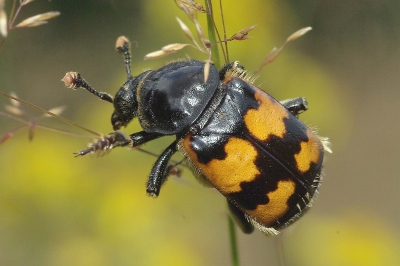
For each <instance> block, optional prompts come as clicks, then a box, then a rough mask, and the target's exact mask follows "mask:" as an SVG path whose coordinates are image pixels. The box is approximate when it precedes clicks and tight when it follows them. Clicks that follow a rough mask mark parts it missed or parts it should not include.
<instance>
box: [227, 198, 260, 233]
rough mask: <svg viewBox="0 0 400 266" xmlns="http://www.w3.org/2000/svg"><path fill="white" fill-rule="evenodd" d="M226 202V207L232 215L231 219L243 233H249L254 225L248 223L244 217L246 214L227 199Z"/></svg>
mask: <svg viewBox="0 0 400 266" xmlns="http://www.w3.org/2000/svg"><path fill="white" fill-rule="evenodd" d="M227 202H228V207H229V211H230V213H231V215H232V219H233V220H234V221H235V222H236V224H237V225H238V226H239V227H240V229H242V231H243V233H245V234H250V233H252V232H253V231H254V226H253V225H252V224H251V223H249V221H248V220H247V219H246V216H245V215H244V213H243V212H242V211H241V210H239V209H238V208H237V207H236V206H235V205H233V204H232V202H230V201H229V200H227Z"/></svg>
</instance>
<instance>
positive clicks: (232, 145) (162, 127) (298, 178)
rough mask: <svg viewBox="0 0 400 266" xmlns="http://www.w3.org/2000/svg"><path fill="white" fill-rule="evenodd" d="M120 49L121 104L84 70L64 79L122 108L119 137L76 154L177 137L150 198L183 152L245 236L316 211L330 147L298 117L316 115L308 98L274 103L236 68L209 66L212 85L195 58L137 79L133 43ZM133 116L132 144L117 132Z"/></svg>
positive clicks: (115, 119) (159, 164) (158, 168)
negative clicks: (326, 151) (313, 207)
mask: <svg viewBox="0 0 400 266" xmlns="http://www.w3.org/2000/svg"><path fill="white" fill-rule="evenodd" d="M117 51H118V52H119V53H121V54H123V55H124V57H125V64H126V72H127V81H126V82H125V83H124V84H123V85H122V86H121V88H120V89H119V91H118V92H117V93H116V95H115V97H114V98H113V97H111V96H110V95H108V94H107V93H104V92H98V91H96V90H95V89H94V88H92V87H91V86H90V85H89V84H88V83H87V82H86V81H85V80H84V79H83V78H82V77H81V76H80V74H79V73H77V72H69V73H67V74H66V76H65V77H64V79H63V81H64V82H65V85H66V86H67V87H69V88H73V89H76V88H84V89H87V90H88V91H90V92H92V93H93V94H95V95H96V96H98V97H100V98H101V99H103V100H106V101H109V102H112V103H113V105H114V109H115V110H114V112H113V114H112V116H111V123H112V126H113V129H114V130H115V132H113V133H111V134H110V135H107V136H104V137H103V138H102V139H101V140H98V141H97V142H95V143H93V144H91V145H90V146H89V148H87V149H84V150H81V151H79V152H78V153H77V156H83V155H85V154H88V153H94V152H97V151H99V150H110V149H112V148H114V147H117V146H128V147H137V146H140V145H142V144H144V143H146V142H149V141H152V140H154V139H157V138H160V137H163V136H167V135H174V136H175V137H176V138H175V140H174V141H173V142H172V143H171V144H170V145H169V146H168V147H167V148H166V149H165V150H164V151H163V152H162V153H161V155H160V156H159V157H158V159H157V160H156V162H155V164H154V166H153V168H152V170H151V172H150V175H149V178H148V181H147V185H146V191H147V194H148V195H149V196H152V197H157V196H158V195H159V193H160V190H161V186H162V184H163V183H164V181H165V180H166V179H167V176H168V174H169V169H170V167H171V165H170V164H169V161H170V159H171V157H172V155H173V154H175V153H176V152H177V151H180V152H181V153H182V154H183V156H184V158H185V159H186V160H187V162H188V164H189V165H190V168H191V170H192V171H193V173H194V175H195V177H196V178H197V179H198V180H199V181H201V183H203V184H206V185H208V186H211V187H215V188H216V189H217V190H218V191H219V192H220V193H221V194H222V195H224V196H225V197H226V199H227V202H228V206H229V209H230V211H231V213H232V214H233V217H234V218H235V220H236V221H237V223H238V224H239V226H240V227H241V229H242V230H243V232H245V233H251V232H252V231H253V230H254V227H256V228H258V229H259V230H260V231H262V232H263V233H265V234H268V235H276V234H278V233H279V230H281V229H283V228H285V227H287V226H288V225H290V224H291V223H293V222H294V221H296V220H297V219H298V218H299V217H300V216H301V215H303V214H304V213H305V211H306V210H307V209H309V208H310V207H311V205H312V203H313V201H314V199H315V197H316V195H317V191H318V188H319V186H320V183H321V170H322V162H323V158H324V144H323V141H321V139H320V138H319V137H318V136H317V135H316V134H314V133H313V131H312V130H311V129H309V128H308V127H307V126H306V125H304V124H303V123H302V122H301V121H300V120H299V119H298V115H299V114H300V113H302V112H304V111H305V110H307V108H308V106H307V101H306V100H305V98H295V99H291V100H286V101H282V102H279V101H277V100H275V99H274V98H273V97H272V96H270V95H269V94H268V93H266V92H264V91H263V90H261V89H260V88H258V87H256V86H255V85H254V84H252V83H251V82H250V80H249V78H247V74H246V70H245V68H244V67H243V66H241V65H240V64H239V63H238V62H232V63H228V64H226V65H225V66H224V67H222V68H221V70H219V71H218V70H217V69H216V67H215V66H214V65H212V64H211V65H210V67H209V70H208V71H209V72H208V78H207V79H205V77H204V75H205V74H204V73H205V72H204V68H205V63H204V62H200V61H197V60H193V59H190V60H182V61H176V62H173V63H169V64H167V65H165V66H163V67H161V68H158V69H156V70H148V71H145V72H143V73H141V74H139V75H137V76H133V75H132V74H131V69H130V50H129V41H128V39H127V38H125V37H120V38H119V39H118V41H117ZM134 118H138V120H139V123H140V125H141V127H142V128H143V131H140V132H137V133H133V134H131V135H129V137H126V136H125V135H124V134H123V133H122V132H121V131H119V129H120V128H121V127H123V126H127V125H128V124H129V123H130V122H131V121H132V120H133V119H134Z"/></svg>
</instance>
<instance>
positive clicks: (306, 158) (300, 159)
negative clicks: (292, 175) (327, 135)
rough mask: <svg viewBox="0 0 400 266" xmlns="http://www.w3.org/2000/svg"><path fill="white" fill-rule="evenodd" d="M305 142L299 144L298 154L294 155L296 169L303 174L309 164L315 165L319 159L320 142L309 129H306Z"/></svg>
mask: <svg viewBox="0 0 400 266" xmlns="http://www.w3.org/2000/svg"><path fill="white" fill-rule="evenodd" d="M307 136H308V141H307V142H304V141H303V142H301V143H300V148H301V149H300V152H299V153H297V154H295V155H294V158H295V160H296V163H297V169H298V170H299V171H300V172H302V173H305V172H307V171H308V170H309V169H310V167H311V163H315V164H317V163H318V161H319V159H320V158H321V142H320V140H319V139H318V137H317V136H315V135H314V134H313V133H312V131H311V130H310V129H307Z"/></svg>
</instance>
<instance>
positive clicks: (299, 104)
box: [280, 97, 308, 117]
mask: <svg viewBox="0 0 400 266" xmlns="http://www.w3.org/2000/svg"><path fill="white" fill-rule="evenodd" d="M280 103H281V104H282V105H283V106H284V107H285V108H286V109H287V110H288V111H289V112H290V113H291V114H292V115H294V116H296V117H297V116H299V114H301V113H303V112H304V111H307V109H308V103H307V100H306V98H304V97H299V98H294V99H288V100H283V101H280Z"/></svg>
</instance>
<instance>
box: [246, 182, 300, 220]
mask: <svg viewBox="0 0 400 266" xmlns="http://www.w3.org/2000/svg"><path fill="white" fill-rule="evenodd" d="M295 189H296V184H295V182H294V181H292V180H280V181H279V182H278V188H277V189H276V190H274V191H271V192H269V193H268V194H267V197H268V198H269V202H268V203H267V204H264V205H258V206H257V208H256V209H255V210H254V211H247V212H248V214H249V215H250V216H252V217H257V219H256V221H257V222H258V223H261V224H263V225H265V226H267V227H268V226H272V225H273V224H274V223H275V222H276V221H277V220H279V219H280V218H281V217H282V216H283V215H284V214H285V213H286V212H287V211H288V210H289V206H288V200H289V198H290V197H291V196H292V195H293V193H294V191H295Z"/></svg>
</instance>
